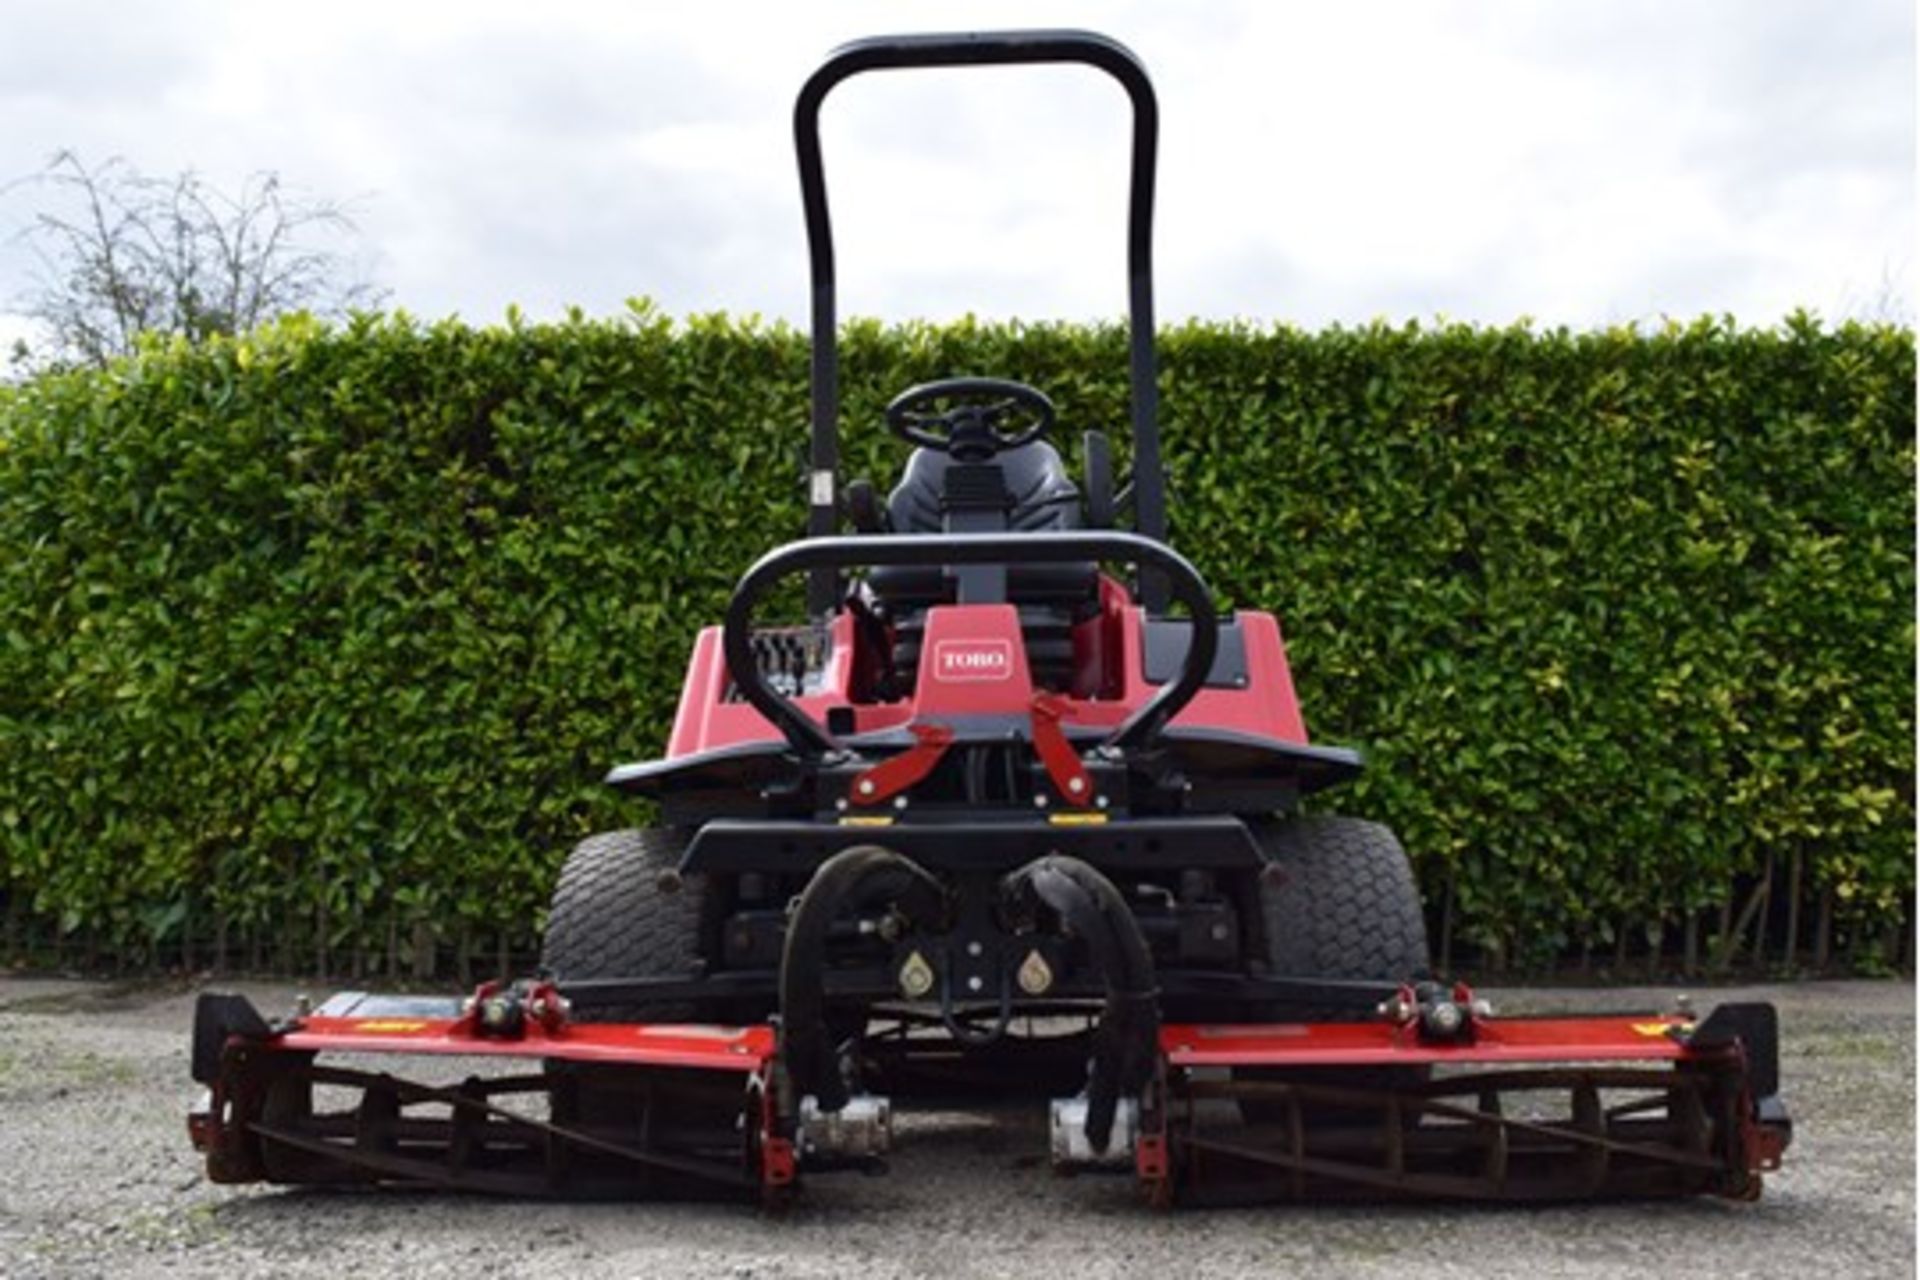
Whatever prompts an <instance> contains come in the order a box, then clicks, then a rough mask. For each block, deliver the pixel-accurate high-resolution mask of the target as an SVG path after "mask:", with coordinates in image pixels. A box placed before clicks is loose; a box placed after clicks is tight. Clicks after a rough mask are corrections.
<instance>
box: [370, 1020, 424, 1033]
mask: <svg viewBox="0 0 1920 1280" xmlns="http://www.w3.org/2000/svg"><path fill="white" fill-rule="evenodd" d="M353 1029H354V1030H355V1031H373V1032H381V1033H387V1032H391V1033H399V1032H403V1031H425V1030H426V1029H427V1024H426V1023H424V1022H420V1021H418V1020H417V1019H413V1018H369V1019H367V1020H366V1021H365V1022H359V1023H355V1024H354V1028H353Z"/></svg>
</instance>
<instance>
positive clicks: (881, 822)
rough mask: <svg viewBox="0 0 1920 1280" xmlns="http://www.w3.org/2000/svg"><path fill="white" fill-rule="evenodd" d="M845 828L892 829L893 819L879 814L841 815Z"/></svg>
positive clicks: (841, 822)
mask: <svg viewBox="0 0 1920 1280" xmlns="http://www.w3.org/2000/svg"><path fill="white" fill-rule="evenodd" d="M840 825H841V826H843V827H890V826H892V825H893V819H892V818H889V817H887V816H886V815H885V814H879V813H846V814H842V815H840Z"/></svg>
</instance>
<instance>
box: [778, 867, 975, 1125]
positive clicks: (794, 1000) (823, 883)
mask: <svg viewBox="0 0 1920 1280" xmlns="http://www.w3.org/2000/svg"><path fill="white" fill-rule="evenodd" d="M946 896H947V895H946V889H945V887H944V886H943V885H942V884H941V883H940V881H938V880H937V879H935V878H934V877H933V876H932V875H930V874H929V873H928V872H927V871H926V870H925V869H923V868H922V867H921V866H920V864H918V863H916V862H914V861H913V860H912V859H910V858H906V857H903V856H901V855H900V854H897V853H895V852H894V851H893V850H891V849H883V848H881V847H880V846H879V845H872V844H863V845H855V846H854V847H853V848H851V849H844V850H842V851H841V852H839V853H837V854H835V855H834V856H833V857H831V858H829V859H827V860H826V861H825V862H823V863H821V864H820V868H819V870H817V871H815V872H814V874H813V879H812V880H810V881H808V883H807V887H806V889H805V890H804V891H803V892H802V893H801V894H800V900H799V902H798V903H797V904H796V905H795V907H794V911H793V917H792V919H790V920H789V921H788V922H787V938H786V945H785V946H784V948H783V949H782V951H781V953H780V1035H781V1055H782V1057H783V1059H784V1060H785V1063H786V1068H787V1075H788V1078H789V1079H790V1080H791V1081H792V1082H793V1086H794V1090H795V1093H796V1094H797V1095H799V1096H802V1097H804V1096H805V1095H807V1094H809V1093H810V1094H812V1095H813V1096H814V1098H815V1099H816V1101H817V1102H818V1104H819V1107H820V1109H821V1110H822V1111H838V1110H840V1109H841V1108H842V1107H844V1106H846V1105H847V1098H848V1096H849V1095H848V1093H847V1082H846V1081H845V1079H843V1078H842V1076H841V1073H840V1059H839V1046H838V1045H836V1044H835V1043H834V1041H833V1037H832V1035H831V1034H830V1033H829V1032H828V1029H827V1016H826V988H825V969H826V947H827V930H828V928H829V927H830V926H831V925H832V924H833V921H834V919H835V918H836V917H837V916H839V915H840V914H841V913H842V912H844V911H846V910H848V909H849V908H853V907H858V906H861V905H864V904H866V903H869V902H874V901H878V900H882V899H886V900H891V902H892V905H893V906H894V907H895V908H896V909H897V910H899V911H900V913H901V914H902V915H904V916H906V918H907V920H908V922H909V923H910V924H912V925H915V926H916V927H931V926H933V925H934V924H935V923H936V922H937V921H938V919H939V917H940V915H941V914H942V912H943V910H944V909H945V905H946Z"/></svg>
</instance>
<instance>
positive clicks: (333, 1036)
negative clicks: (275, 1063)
mask: <svg viewBox="0 0 1920 1280" xmlns="http://www.w3.org/2000/svg"><path fill="white" fill-rule="evenodd" d="M271 1043H272V1045H273V1047H275V1048H279V1049H290V1050H291V1049H299V1050H307V1049H312V1050H317V1051H320V1052H323V1053H424V1054H459V1055H470V1056H476V1057H504V1058H565V1059H567V1060H569V1061H572V1062H615V1063H623V1064H626V1065H629V1066H652V1067H704V1068H707V1069H709V1070H713V1071H738V1072H751V1071H757V1070H759V1069H760V1068H762V1067H763V1066H765V1065H766V1064H767V1062H768V1061H769V1060H770V1059H771V1058H772V1057H773V1052H774V1039H773V1028H771V1027H768V1026H764V1025H761V1026H751V1027H715V1026H693V1025H684V1026H683V1025H675V1024H666V1023H661V1024H646V1025H640V1024H633V1023H611V1022H607V1023H600V1022H596V1023H569V1024H567V1025H565V1026H563V1027H561V1028H560V1029H559V1030H558V1031H556V1032H552V1033H549V1032H546V1031H544V1030H542V1029H541V1027H540V1025H539V1024H538V1023H534V1022H529V1023H528V1024H527V1028H526V1032H525V1034H524V1035H522V1036H520V1037H519V1038H517V1039H512V1040H508V1039H501V1038H496V1037H492V1036H481V1035H476V1034H474V1033H473V1032H472V1031H471V1030H468V1029H467V1024H464V1023H462V1022H461V1021H459V1020H457V1019H451V1018H389V1017H383V1018H319V1017H314V1018H307V1019H305V1020H304V1021H303V1022H302V1023H301V1026H300V1029H299V1030H297V1031H290V1032H288V1033H287V1034H286V1035H284V1036H281V1037H279V1038H278V1039H276V1040H274V1041H272V1042H271Z"/></svg>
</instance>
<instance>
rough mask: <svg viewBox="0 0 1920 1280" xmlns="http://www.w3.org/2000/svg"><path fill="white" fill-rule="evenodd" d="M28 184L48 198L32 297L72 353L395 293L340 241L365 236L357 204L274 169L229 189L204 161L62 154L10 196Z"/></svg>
mask: <svg viewBox="0 0 1920 1280" xmlns="http://www.w3.org/2000/svg"><path fill="white" fill-rule="evenodd" d="M27 189H32V190H37V191H40V192H43V193H45V194H46V195H47V196H48V199H47V201H46V204H45V205H44V207H42V208H41V209H39V210H36V211H35V212H34V213H33V215H32V217H31V221H30V223H29V224H28V225H27V226H26V228H25V229H24V230H23V231H22V232H21V233H20V236H21V238H24V239H27V240H29V241H31V242H32V245H33V250H34V254H35V257H36V259H37V260H38V263H39V265H40V271H39V272H38V273H37V277H36V284H37V285H38V290H37V292H36V293H34V294H33V295H31V296H30V297H28V298H26V299H23V300H22V302H21V304H20V305H21V306H22V309H23V310H25V311H26V312H27V313H28V314H30V315H32V316H34V317H36V318H37V319H39V320H41V321H42V322H43V323H44V324H45V325H46V327H47V329H48V330H49V331H50V332H51V333H52V335H53V337H52V341H53V343H54V345H55V347H56V352H55V355H56V357H57V358H59V359H63V360H68V361H82V362H85V363H89V364H101V363H104V362H106V361H107V360H110V359H112V358H114V357H115V356H118V355H124V354H126V353H128V352H130V351H132V350H133V348H134V345H135V342H136V340H137V338H138V335H139V334H141V333H143V332H159V333H177V334H181V335H184V336H185V337H187V338H188V339H189V340H191V341H198V340H200V339H203V338H206V337H208V336H211V335H214V334H221V333H236V332H244V331H245V330H248V329H251V328H253V327H255V326H257V325H259V324H261V323H263V322H265V321H267V320H269V319H271V318H272V317H274V316H275V315H279V314H283V313H285V312H288V311H296V310H302V309H305V310H311V311H315V312H317V313H319V314H321V315H329V316H338V315H343V314H344V313H345V312H346V311H347V310H348V309H350V308H354V307H358V306H363V305H366V304H367V303H368V302H370V301H375V300H377V299H378V298H379V297H381V296H382V295H381V293H380V291H379V290H377V289H375V288H374V287H373V286H372V285H371V284H369V283H368V282H367V281H366V280H364V279H362V278H359V277H358V275H357V273H356V271H355V270H354V269H353V264H352V262H351V261H350V260H349V258H348V257H347V256H346V254H345V253H344V251H343V250H342V249H341V248H340V247H339V246H340V244H341V242H342V241H348V240H351V239H352V238H353V237H354V236H356V235H357V234H358V230H357V228H356V227H355V226H354V224H353V221H352V219H351V218H349V217H348V216H347V214H346V211H345V209H344V208H343V207H342V206H341V205H339V204H337V203H335V202H332V201H327V200H307V199H296V198H293V197H291V196H289V194H288V192H287V190H286V188H285V187H284V186H283V184H282V182H281V180H280V177H279V175H278V174H275V173H271V172H262V173H256V174H253V175H251V176H250V177H248V178H247V179H246V180H245V181H244V182H243V183H242V184H241V185H240V187H239V189H238V191H237V192H235V193H232V194H229V193H228V192H225V191H221V190H219V189H218V188H216V187H214V186H212V185H211V184H209V183H208V182H207V181H206V180H205V179H204V178H202V177H201V175H199V174H198V173H196V172H195V171H193V170H191V169H187V170H184V171H182V172H181V173H179V174H178V175H176V176H175V177H173V178H172V179H170V180H160V179H154V178H148V177H146V176H144V175H142V174H141V173H139V172H138V171H137V170H135V169H134V168H133V167H132V166H131V165H129V164H128V163H127V162H126V161H125V160H122V159H120V158H119V157H117V156H116V157H112V158H110V159H108V160H106V161H105V162H103V163H101V164H99V165H97V166H95V167H92V168H89V167H88V166H87V165H86V164H85V163H84V162H83V161H82V160H81V159H80V157H79V156H78V155H77V154H76V153H74V152H72V151H60V152H56V153H55V154H54V155H53V157H52V158H51V159H49V161H48V163H47V165H46V167H45V168H44V169H43V170H42V171H41V172H40V173H39V174H36V175H33V176H32V177H31V178H28V179H21V180H17V181H15V182H11V183H8V184H5V185H4V186H0V196H6V195H10V194H15V193H18V192H20V191H22V190H27Z"/></svg>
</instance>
